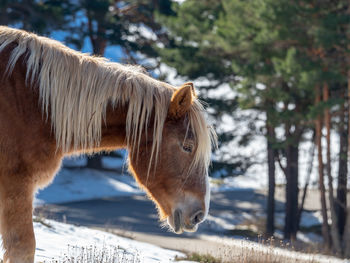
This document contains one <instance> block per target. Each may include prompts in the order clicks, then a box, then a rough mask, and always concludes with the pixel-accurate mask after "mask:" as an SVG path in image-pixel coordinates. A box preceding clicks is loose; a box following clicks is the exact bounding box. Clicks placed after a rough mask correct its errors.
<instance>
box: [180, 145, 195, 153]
mask: <svg viewBox="0 0 350 263" xmlns="http://www.w3.org/2000/svg"><path fill="white" fill-rule="evenodd" d="M192 148H193V147H192V145H190V144H184V145H182V149H183V150H184V151H185V152H188V153H191V152H192Z"/></svg>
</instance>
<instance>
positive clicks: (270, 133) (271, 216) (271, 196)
mask: <svg viewBox="0 0 350 263" xmlns="http://www.w3.org/2000/svg"><path fill="white" fill-rule="evenodd" d="M267 122H268V120H267ZM266 127H267V163H268V174H269V178H268V180H269V181H268V185H269V189H268V197H267V221H266V236H267V237H270V236H273V235H274V232H275V150H274V148H273V143H274V141H275V130H274V127H272V126H271V124H269V123H267V125H266Z"/></svg>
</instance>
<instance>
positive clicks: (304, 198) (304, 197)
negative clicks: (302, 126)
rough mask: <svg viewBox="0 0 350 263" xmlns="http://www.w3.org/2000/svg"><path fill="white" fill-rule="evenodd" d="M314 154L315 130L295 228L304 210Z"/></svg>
mask: <svg viewBox="0 0 350 263" xmlns="http://www.w3.org/2000/svg"><path fill="white" fill-rule="evenodd" d="M314 156H315V131H313V135H312V145H311V149H310V161H309V167H308V168H307V178H306V181H305V185H304V190H303V196H302V198H301V202H300V206H299V209H298V216H297V219H298V223H297V229H298V230H299V229H300V221H301V215H302V213H303V210H304V204H305V200H306V195H307V191H308V188H309V184H310V178H311V173H312V168H313V166H314Z"/></svg>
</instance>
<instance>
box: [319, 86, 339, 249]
mask: <svg viewBox="0 0 350 263" xmlns="http://www.w3.org/2000/svg"><path fill="white" fill-rule="evenodd" d="M328 100H329V87H328V84H327V83H324V85H323V101H324V102H328ZM324 119H325V124H326V130H327V135H326V141H327V163H326V171H327V177H328V197H329V207H330V211H331V218H332V224H331V237H332V246H333V250H334V251H335V252H336V253H337V255H338V256H340V255H341V254H342V247H341V242H340V236H339V230H338V227H337V226H338V218H337V214H336V211H335V201H334V190H333V176H332V165H331V115H330V112H329V108H328V107H327V108H326V109H325V112H324Z"/></svg>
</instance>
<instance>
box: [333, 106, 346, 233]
mask: <svg viewBox="0 0 350 263" xmlns="http://www.w3.org/2000/svg"><path fill="white" fill-rule="evenodd" d="M346 111H347V108H346V106H345V105H344V104H343V105H342V107H341V112H340V127H339V137H340V144H339V169H338V187H337V198H336V203H335V209H336V213H337V217H338V230H339V235H340V238H341V240H342V239H343V234H344V227H345V221H346V205H347V202H346V193H347V184H348V182H347V181H348V180H347V175H348V163H347V162H348V125H349V123H348V121H349V120H348V114H346Z"/></svg>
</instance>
